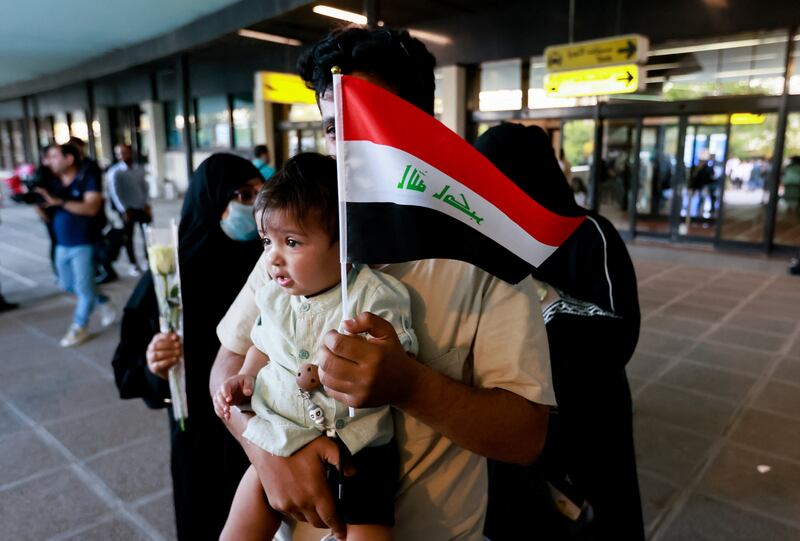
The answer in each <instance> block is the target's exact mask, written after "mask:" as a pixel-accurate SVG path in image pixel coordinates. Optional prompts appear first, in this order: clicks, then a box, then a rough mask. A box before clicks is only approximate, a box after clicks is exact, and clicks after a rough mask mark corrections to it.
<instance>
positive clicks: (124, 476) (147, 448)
mask: <svg viewBox="0 0 800 541" xmlns="http://www.w3.org/2000/svg"><path fill="white" fill-rule="evenodd" d="M86 466H87V467H88V468H89V469H91V470H92V471H93V472H95V473H96V474H97V475H98V476H99V477H100V478H101V479H102V480H103V481H104V482H105V483H106V484H107V485H108V486H109V487H110V488H111V490H113V491H114V493H115V494H116V495H117V496H118V497H119V498H120V499H121V500H123V501H126V502H132V501H134V500H137V499H139V498H142V497H144V496H147V495H150V494H153V493H156V492H159V491H161V490H164V489H165V488H168V487H171V486H172V485H171V483H172V481H171V477H170V471H169V440H168V439H167V438H153V439H151V440H148V441H145V442H142V443H138V444H135V445H131V446H129V447H125V448H123V449H119V450H117V451H114V452H112V453H109V454H105V455H102V456H99V457H96V458H92V459H89V460H88V461H86Z"/></svg>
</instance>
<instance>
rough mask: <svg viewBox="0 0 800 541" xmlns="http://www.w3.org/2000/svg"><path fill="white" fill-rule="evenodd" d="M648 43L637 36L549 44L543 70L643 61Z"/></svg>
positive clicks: (563, 69) (645, 60) (639, 62)
mask: <svg viewBox="0 0 800 541" xmlns="http://www.w3.org/2000/svg"><path fill="white" fill-rule="evenodd" d="M649 47H650V42H649V41H648V39H647V38H646V37H644V36H640V35H639V34H629V35H626V36H615V37H613V38H606V39H595V40H592V41H580V42H577V43H569V44H564V45H552V46H550V47H548V48H546V49H545V50H544V60H545V64H546V66H547V71H566V70H575V69H581V68H591V67H597V66H608V65H611V64H623V63H624V64H642V63H644V62H647V51H648V49H649Z"/></svg>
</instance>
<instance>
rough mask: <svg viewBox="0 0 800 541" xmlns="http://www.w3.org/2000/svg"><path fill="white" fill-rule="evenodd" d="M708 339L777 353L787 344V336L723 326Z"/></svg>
mask: <svg viewBox="0 0 800 541" xmlns="http://www.w3.org/2000/svg"><path fill="white" fill-rule="evenodd" d="M707 339H708V340H710V341H714V342H722V343H723V344H729V345H739V346H744V347H748V348H752V349H757V350H759V351H764V352H776V351H778V350H780V349H781V348H782V347H783V345H784V343H786V336H781V335H777V334H766V333H761V332H757V331H750V330H747V329H741V328H739V327H729V326H722V327H720V328H718V329H716V330H715V331H713V332H711V334H709V335H708V336H707Z"/></svg>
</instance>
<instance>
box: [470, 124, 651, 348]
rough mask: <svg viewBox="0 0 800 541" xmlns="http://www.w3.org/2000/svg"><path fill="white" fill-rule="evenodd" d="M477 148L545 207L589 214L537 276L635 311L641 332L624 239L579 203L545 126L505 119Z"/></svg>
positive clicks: (621, 310) (610, 306)
mask: <svg viewBox="0 0 800 541" xmlns="http://www.w3.org/2000/svg"><path fill="white" fill-rule="evenodd" d="M475 148H476V149H478V151H480V152H481V153H482V154H483V155H485V156H486V157H487V158H489V160H490V161H491V162H492V163H493V164H494V165H495V167H497V168H498V169H499V170H500V171H502V172H503V174H505V175H506V176H507V177H508V178H509V179H511V180H512V181H513V182H514V183H515V184H516V185H517V186H519V187H520V188H522V189H523V190H524V191H525V192H526V193H527V194H528V195H530V196H531V197H532V198H533V199H535V200H536V201H538V202H539V203H540V204H542V205H543V206H545V207H546V208H548V209H550V210H551V211H553V212H556V213H558V214H561V215H564V216H587V218H588V219H587V220H585V221H584V222H583V224H581V225H580V226H579V227H578V229H576V230H575V231H574V232H573V233H572V235H570V237H569V238H568V239H567V240H566V241H564V243H563V244H562V245H561V246H560V247H559V248H558V250H556V251H555V252H554V253H553V255H551V256H550V257H549V258H548V259H547V260H546V261H545V262H544V263H542V264H541V265H540V266H539V267H538V268H536V269H534V270H533V272H532V274H533V277H534V278H536V279H537V280H541V281H543V282H547V283H548V284H550V285H552V286H555V287H557V288H558V289H560V290H561V291H563V292H565V293H567V294H568V295H570V296H572V297H575V298H578V299H581V300H583V301H588V302H591V303H593V304H596V305H597V306H600V307H601V308H603V309H604V310H609V311H612V312H614V313H616V314H624V315H630V316H631V319H632V321H634V322H635V327H636V330H637V333H638V321H639V301H638V297H637V288H636V276H635V273H634V270H633V264H632V263H631V260H630V256H629V255H628V251H627V249H626V248H625V243H624V242H623V241H622V239H621V238H620V236H619V233H618V232H617V231H616V229H615V228H614V226H613V225H612V224H611V223H610V222H609V221H608V220H606V219H605V218H603V217H602V216H600V215H598V214H597V213H595V212H591V211H588V210H586V209H584V208H583V207H581V206H579V205H578V204H577V203H575V197H574V196H573V194H572V189H571V188H570V186H569V184H567V180H566V178H565V177H564V173H563V172H562V171H561V167H560V166H559V164H558V160H557V159H556V155H555V152H554V151H553V146H552V144H551V142H550V137H548V135H547V134H546V133H545V132H544V130H542V129H541V128H539V127H538V126H523V125H521V124H509V123H503V124H500V125H499V126H495V127H493V128H490V129H489V130H487V131H486V133H484V134H483V135H481V136H480V137H479V138H478V140H477V141H476V142H475ZM612 282H613V283H616V285H613V286H612Z"/></svg>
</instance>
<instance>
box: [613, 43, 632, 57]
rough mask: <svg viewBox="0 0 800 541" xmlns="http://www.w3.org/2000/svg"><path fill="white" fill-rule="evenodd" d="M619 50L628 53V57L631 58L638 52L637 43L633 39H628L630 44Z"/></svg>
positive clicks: (618, 50)
mask: <svg viewBox="0 0 800 541" xmlns="http://www.w3.org/2000/svg"><path fill="white" fill-rule="evenodd" d="M617 52H618V53H625V54H626V55H627V57H626V58H630V57H632V56H633V55H634V54H636V43H634V42H633V41H632V40H628V44H627V45H626V46H625V47H623V48H622V49H617Z"/></svg>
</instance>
